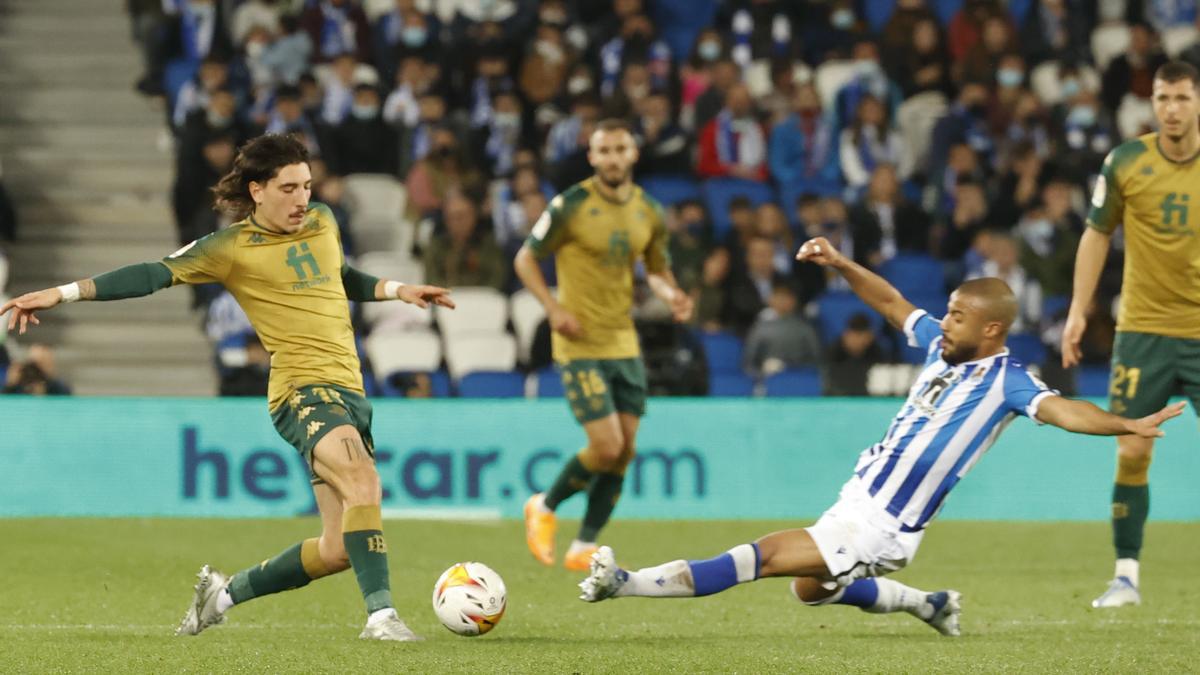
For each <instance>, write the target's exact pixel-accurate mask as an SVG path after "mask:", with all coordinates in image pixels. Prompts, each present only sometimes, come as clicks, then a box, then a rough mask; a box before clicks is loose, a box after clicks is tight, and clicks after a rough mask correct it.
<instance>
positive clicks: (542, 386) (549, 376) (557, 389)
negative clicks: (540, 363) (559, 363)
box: [537, 366, 565, 398]
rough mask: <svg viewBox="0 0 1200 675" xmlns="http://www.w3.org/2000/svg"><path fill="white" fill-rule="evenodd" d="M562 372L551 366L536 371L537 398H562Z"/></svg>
mask: <svg viewBox="0 0 1200 675" xmlns="http://www.w3.org/2000/svg"><path fill="white" fill-rule="evenodd" d="M564 393H565V392H564V391H563V383H562V373H560V372H558V369H557V368H555V367H553V366H551V367H549V368H542V369H541V370H539V371H537V395H538V398H562V397H563V395H564Z"/></svg>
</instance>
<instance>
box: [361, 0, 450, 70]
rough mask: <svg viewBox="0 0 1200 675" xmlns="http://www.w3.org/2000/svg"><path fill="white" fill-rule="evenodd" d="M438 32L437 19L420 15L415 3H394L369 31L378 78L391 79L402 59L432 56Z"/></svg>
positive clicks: (405, 0)
mask: <svg viewBox="0 0 1200 675" xmlns="http://www.w3.org/2000/svg"><path fill="white" fill-rule="evenodd" d="M440 29H441V25H440V23H439V22H438V19H437V17H436V16H434V15H433V14H425V13H423V12H421V11H420V10H419V9H418V8H417V3H416V0H395V4H394V5H393V6H392V7H391V8H390V9H389V10H388V11H387V12H384V13H383V14H381V15H379V16H378V17H377V18H376V19H375V23H374V25H373V26H372V29H371V37H372V51H373V52H374V55H375V64H376V65H377V66H378V67H379V76H380V77H381V78H382V79H383V80H384V81H385V82H391V81H392V80H393V79H395V76H396V64H397V62H398V61H400V60H401V59H402V58H403V57H405V56H410V55H416V54H419V55H422V56H424V57H432V56H434V55H435V54H434V52H436V51H437V35H438V31H439V30H440Z"/></svg>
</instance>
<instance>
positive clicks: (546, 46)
mask: <svg viewBox="0 0 1200 675" xmlns="http://www.w3.org/2000/svg"><path fill="white" fill-rule="evenodd" d="M533 49H534V51H536V52H537V54H538V56H540V57H542V58H543V59H546V60H547V61H550V62H552V63H561V62H562V60H563V56H564V54H563V50H562V47H560V46H558V45H556V44H554V43H553V42H550V41H549V40H538V41H537V42H535V43H534V45H533Z"/></svg>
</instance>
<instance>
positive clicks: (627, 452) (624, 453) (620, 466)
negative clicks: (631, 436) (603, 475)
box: [616, 443, 637, 475]
mask: <svg viewBox="0 0 1200 675" xmlns="http://www.w3.org/2000/svg"><path fill="white" fill-rule="evenodd" d="M635 457H637V448H635V447H633V444H632V443H626V444H625V447H624V448H622V449H621V457H620V458H619V459H617V466H616V473H619V474H622V475H624V474H625V471H626V469H628V468H629V465H630V464H632V463H633V459H634V458H635Z"/></svg>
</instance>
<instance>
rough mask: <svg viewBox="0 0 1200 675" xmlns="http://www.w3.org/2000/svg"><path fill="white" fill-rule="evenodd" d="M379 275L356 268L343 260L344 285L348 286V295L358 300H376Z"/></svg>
mask: <svg viewBox="0 0 1200 675" xmlns="http://www.w3.org/2000/svg"><path fill="white" fill-rule="evenodd" d="M378 283H379V278H378V277H373V276H371V275H370V274H367V273H366V272H361V271H359V270H356V269H354V268H353V267H351V266H350V265H349V264H348V263H346V262H345V261H344V260H343V262H342V286H344V287H345V288H346V297H347V298H348V299H350V300H354V301H356V302H374V301H375V300H377V298H376V297H375V286H376V285H377V284H378Z"/></svg>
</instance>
